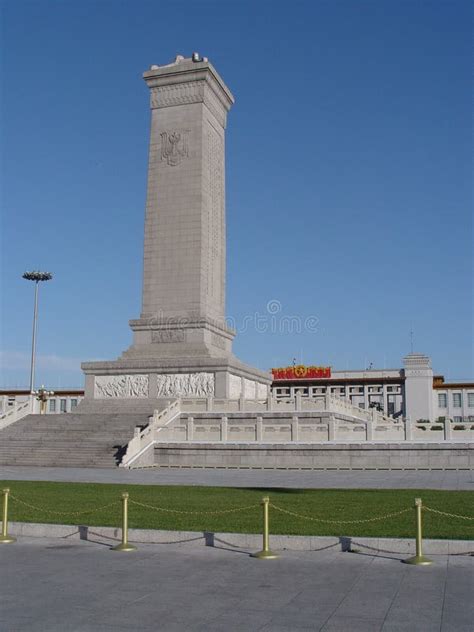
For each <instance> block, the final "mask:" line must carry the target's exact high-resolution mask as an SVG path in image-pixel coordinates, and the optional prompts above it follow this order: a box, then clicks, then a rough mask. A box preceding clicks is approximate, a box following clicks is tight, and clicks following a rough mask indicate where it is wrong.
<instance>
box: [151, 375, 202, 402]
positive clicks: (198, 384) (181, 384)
mask: <svg viewBox="0 0 474 632" xmlns="http://www.w3.org/2000/svg"><path fill="white" fill-rule="evenodd" d="M156 379H157V384H158V390H157V397H211V396H213V395H214V374H213V373H164V374H161V375H157V376H156Z"/></svg>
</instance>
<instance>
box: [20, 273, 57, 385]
mask: <svg viewBox="0 0 474 632" xmlns="http://www.w3.org/2000/svg"><path fill="white" fill-rule="evenodd" d="M23 278H24V279H26V280H27V281H34V282H35V309H34V314H33V340H32V342H31V370H30V394H31V395H33V390H34V382H35V360H36V358H35V356H36V324H37V321H38V283H39V282H40V281H50V280H51V279H52V278H53V275H52V274H51V273H50V272H39V271H38V270H33V271H32V272H25V273H24V274H23Z"/></svg>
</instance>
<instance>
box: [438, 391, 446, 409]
mask: <svg viewBox="0 0 474 632" xmlns="http://www.w3.org/2000/svg"><path fill="white" fill-rule="evenodd" d="M447 405H448V397H447V395H446V393H438V406H439V407H440V408H446V407H447Z"/></svg>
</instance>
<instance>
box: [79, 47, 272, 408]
mask: <svg viewBox="0 0 474 632" xmlns="http://www.w3.org/2000/svg"><path fill="white" fill-rule="evenodd" d="M143 77H144V79H145V82H146V84H147V86H148V87H149V89H150V105H151V131H150V151H149V164H148V192H147V206H146V219H145V245H144V263H143V296H142V310H141V314H140V318H138V319H136V320H132V321H130V326H131V328H132V330H133V336H134V338H133V344H132V346H131V347H130V348H129V349H128V350H127V351H125V352H124V353H123V354H122V356H121V357H120V358H119V359H118V360H115V361H110V362H87V363H84V364H83V365H82V368H83V370H84V373H85V375H86V400H87V401H88V402H89V404H90V403H92V401H97V400H100V401H101V402H102V403H104V402H105V401H106V400H108V401H111V400H116V399H117V398H119V399H120V400H121V402H122V403H125V400H127V401H129V402H133V403H135V404H136V403H137V399H138V398H139V399H141V400H142V401H143V400H147V401H149V403H150V404H153V405H155V402H156V400H157V399H160V398H170V397H178V396H184V397H185V396H189V397H209V396H215V397H220V398H239V397H242V396H243V397H246V398H248V399H257V398H264V397H266V393H267V387H268V385H269V383H270V377H269V374H267V373H264V372H262V371H259V370H258V369H255V368H252V367H249V366H247V365H245V364H242V363H241V362H240V361H239V360H237V358H235V356H233V355H232V339H233V337H234V335H235V332H234V331H233V330H232V329H229V327H227V325H226V323H225V289H226V279H225V259H226V231H225V128H226V120H227V113H228V111H229V110H230V108H231V106H232V104H233V102H234V98H233V96H232V94H231V92H230V90H229V89H228V88H227V86H226V85H225V84H224V82H223V80H222V79H221V77H220V76H219V75H218V73H217V72H216V70H215V68H214V67H213V66H212V64H210V63H209V61H208V60H207V59H206V58H201V57H200V56H199V55H198V54H196V53H194V54H193V56H192V57H191V58H188V59H185V58H184V57H181V56H180V55H178V56H177V58H176V60H175V61H174V62H173V63H171V64H168V65H166V66H151V68H150V70H149V71H147V72H145V73H144V75H143ZM155 407H156V406H155Z"/></svg>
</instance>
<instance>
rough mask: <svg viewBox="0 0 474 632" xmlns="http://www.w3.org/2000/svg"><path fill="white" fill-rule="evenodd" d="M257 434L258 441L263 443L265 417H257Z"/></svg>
mask: <svg viewBox="0 0 474 632" xmlns="http://www.w3.org/2000/svg"><path fill="white" fill-rule="evenodd" d="M255 432H256V438H257V441H258V442H260V443H262V441H263V417H261V416H260V415H258V416H257V421H256V423H255Z"/></svg>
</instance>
